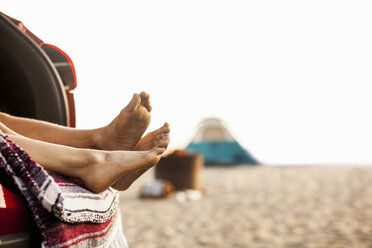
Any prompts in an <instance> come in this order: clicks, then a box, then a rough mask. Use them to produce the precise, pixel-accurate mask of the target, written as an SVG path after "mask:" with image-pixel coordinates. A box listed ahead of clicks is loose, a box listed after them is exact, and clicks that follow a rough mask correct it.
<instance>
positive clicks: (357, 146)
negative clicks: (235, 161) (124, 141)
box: [0, 0, 372, 248]
mask: <svg viewBox="0 0 372 248" xmlns="http://www.w3.org/2000/svg"><path fill="white" fill-rule="evenodd" d="M0 11H2V12H4V13H5V14H7V15H9V16H11V17H13V18H16V19H18V20H21V21H22V22H23V23H24V24H25V25H26V26H27V27H28V28H29V29H30V30H31V31H32V32H33V33H35V34H36V35H37V36H38V37H40V38H41V39H42V40H43V41H45V42H48V43H51V44H55V45H57V46H59V47H60V48H61V49H63V50H64V51H65V52H66V53H67V54H68V55H69V56H70V57H71V58H72V60H73V61H74V64H75V68H76V71H77V78H78V80H77V81H78V82H77V83H78V86H77V89H76V90H75V92H74V94H75V99H76V109H77V114H76V115H77V127H78V128H95V127H98V126H103V125H106V124H108V123H109V122H110V121H111V120H112V119H113V118H114V117H115V116H116V115H117V114H118V113H119V112H120V110H121V109H122V107H124V106H125V105H126V104H127V103H128V101H129V100H130V99H131V97H132V94H133V93H134V92H140V91H142V90H145V91H147V92H148V93H150V94H151V101H152V106H153V111H152V122H151V124H150V127H149V130H153V129H156V128H158V127H160V126H161V125H162V124H163V123H164V122H165V121H167V122H169V123H170V124H171V128H172V132H171V145H170V150H181V151H178V152H181V153H179V154H178V155H180V154H181V155H182V150H183V149H184V148H185V147H186V146H187V145H195V143H197V142H196V141H197V137H199V136H200V135H198V133H199V132H200V130H202V129H201V128H200V126H199V124H200V123H204V122H201V121H202V120H204V119H205V118H218V119H220V120H222V122H223V123H224V125H223V126H224V127H226V130H228V135H227V134H226V135H225V136H224V137H227V138H226V140H228V141H231V140H233V141H237V142H236V143H238V144H240V145H241V147H243V148H244V149H246V150H247V151H249V154H248V155H251V156H252V157H251V158H252V159H253V160H257V161H258V162H260V164H261V165H269V166H218V167H217V166H211V167H209V166H204V164H203V163H202V162H200V161H195V160H191V162H190V164H189V165H190V166H188V165H186V167H183V169H185V168H186V169H185V170H184V171H183V174H182V179H181V180H186V181H187V180H189V183H190V189H191V191H190V190H186V191H183V190H179V191H178V192H173V194H170V195H167V194H168V193H169V191H167V190H168V189H169V187H168V186H169V185H166V184H164V183H160V186H161V187H163V189H167V190H166V192H165V191H164V192H163V193H164V195H162V197H160V198H159V199H153V198H151V197H150V199H145V198H146V197H143V195H142V198H141V197H139V196H140V194H145V195H146V191H145V190H144V189H146V187H149V189H150V191H151V189H153V187H152V186H154V183H155V184H156V183H159V182H158V181H154V179H155V177H159V175H160V174H161V173H163V174H162V175H166V176H168V177H171V176H170V175H171V173H170V171H171V170H172V168H174V172H175V173H179V172H180V171H182V170H181V167H182V166H181V164H182V163H181V162H179V163H175V164H172V163H170V162H167V161H168V160H167V159H166V158H163V159H162V160H161V161H160V163H159V164H158V165H157V168H166V169H163V171H160V172H159V171H157V172H154V170H150V171H149V172H148V173H146V174H145V175H144V176H142V177H141V178H140V179H139V180H138V181H136V182H135V183H134V185H133V186H132V187H131V188H130V189H129V190H128V191H125V192H123V193H121V209H122V213H123V228H124V232H125V234H126V236H127V237H128V240H129V244H131V245H132V247H135V248H142V247H149V248H153V247H155V248H161V247H214V248H215V247H283V248H284V247H286V248H287V247H358V248H360V247H371V245H372V239H371V237H372V236H371V234H372V201H371V199H372V198H371V196H372V167H371V166H369V165H372V153H371V151H370V150H371V147H372V129H371V127H372V115H371V114H370V109H371V106H372V98H371V97H370V95H371V93H370V92H371V86H372V73H371V68H372V46H371V44H372V32H371V31H370V30H371V29H372V15H371V14H370V13H371V11H372V3H371V2H370V1H318V0H315V1H267V0H262V1H219V0H217V1H200V0H199V1H194V0H190V1H105V2H104V3H103V1H72V0H65V1H63V2H61V3H51V2H50V1H8V2H5V1H3V2H1V10H0ZM212 120H216V119H212ZM221 130H225V129H221ZM221 132H222V131H221ZM223 132H224V131H223ZM223 132H222V133H223ZM210 133H213V134H216V130H214V129H213V130H212V131H211V132H209V134H210ZM217 133H218V132H217ZM209 134H208V135H206V136H209ZM203 137H204V136H203ZM226 140H225V141H226ZM224 145H226V144H224ZM227 150H228V149H227V148H226V147H225V148H223V151H227ZM243 153H244V152H243ZM243 153H242V154H243ZM219 154H220V153H219ZM175 155H177V154H175ZM178 155H177V156H178ZM181 155H180V157H181V160H182V156H185V154H183V155H182V156H181ZM186 155H187V154H186ZM173 156H174V154H173ZM242 156H243V155H242ZM244 156H245V155H244ZM186 157H187V156H186ZM247 159H248V158H247ZM181 160H180V161H181ZM247 161H248V160H247ZM271 165H277V166H271ZM300 165H307V166H300ZM162 166H165V167H162ZM167 166H168V167H167ZM183 166H185V164H183ZM187 168H189V169H187ZM159 173H160V174H159ZM164 173H165V174H164ZM167 173H168V174H167ZM154 175H155V177H154ZM173 176H174V175H173ZM165 178H166V177H165ZM168 179H169V178H168ZM173 183H174V185H176V183H175V182H173ZM174 185H173V186H174ZM158 186H159V185H158ZM147 193H148V192H147Z"/></svg>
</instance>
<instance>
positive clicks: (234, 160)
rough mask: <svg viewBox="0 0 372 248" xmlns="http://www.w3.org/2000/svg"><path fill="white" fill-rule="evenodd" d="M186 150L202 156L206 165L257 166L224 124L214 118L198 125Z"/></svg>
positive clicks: (255, 161)
mask: <svg viewBox="0 0 372 248" xmlns="http://www.w3.org/2000/svg"><path fill="white" fill-rule="evenodd" d="M186 150H188V151H192V152H196V153H200V154H202V155H203V157H204V162H205V164H206V165H210V164H214V165H218V164H219V165H233V164H248V165H255V164H258V162H257V160H255V159H254V158H253V157H252V156H251V155H250V154H249V153H248V152H247V151H246V150H245V149H244V148H243V147H241V145H240V144H239V143H238V142H237V141H236V140H235V139H234V138H233V137H232V136H231V134H230V132H229V131H228V129H227V128H226V126H225V124H223V122H222V121H221V120H219V119H216V118H209V119H206V120H204V121H202V122H201V123H200V124H199V128H198V130H197V133H196V135H195V137H194V138H193V140H192V141H191V142H190V143H189V145H188V146H187V147H186Z"/></svg>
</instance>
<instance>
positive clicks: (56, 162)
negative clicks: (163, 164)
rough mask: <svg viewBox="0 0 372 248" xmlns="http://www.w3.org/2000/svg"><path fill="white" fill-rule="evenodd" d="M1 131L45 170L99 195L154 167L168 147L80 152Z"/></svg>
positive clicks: (163, 143) (2, 128)
mask: <svg viewBox="0 0 372 248" xmlns="http://www.w3.org/2000/svg"><path fill="white" fill-rule="evenodd" d="M0 128H1V129H0V130H1V131H2V132H4V133H6V134H8V136H9V138H10V139H12V140H13V141H14V142H16V143H17V144H18V145H20V146H22V148H23V149H24V150H25V151H26V152H27V153H28V154H30V156H31V157H32V158H33V159H34V160H35V161H36V162H38V163H39V164H40V165H42V166H43V167H44V168H46V169H48V170H51V171H55V172H57V173H60V174H63V175H66V176H71V177H77V178H80V179H81V180H82V181H83V182H84V183H85V186H86V188H87V189H89V190H91V191H93V192H96V193H99V192H102V191H104V190H105V189H107V188H108V187H110V186H112V185H113V184H114V183H115V182H116V181H117V180H118V179H119V178H120V177H121V176H125V175H127V174H131V173H133V172H135V171H137V170H139V169H148V168H150V167H151V166H153V165H155V164H156V163H157V162H158V161H159V159H160V157H161V154H162V153H163V152H164V151H165V147H166V146H167V145H168V143H167V142H166V141H165V140H163V141H162V142H160V141H159V142H158V143H157V144H156V145H155V146H153V147H152V149H150V150H148V151H100V150H91V149H80V148H73V147H68V146H63V145H57V144H52V143H47V142H43V141H38V140H33V139H29V138H26V137H24V136H21V135H19V134H16V133H15V132H13V131H12V130H10V129H8V128H7V127H6V126H4V125H3V124H1V125H0Z"/></svg>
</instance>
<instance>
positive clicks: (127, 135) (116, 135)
mask: <svg viewBox="0 0 372 248" xmlns="http://www.w3.org/2000/svg"><path fill="white" fill-rule="evenodd" d="M151 108H152V107H151V105H150V95H149V94H147V93H146V92H141V94H134V95H133V98H132V100H131V101H130V102H129V104H128V105H127V106H126V107H125V108H124V109H123V110H122V111H121V112H120V114H119V115H118V116H117V117H116V118H115V119H114V120H113V121H112V122H111V123H110V124H109V125H107V126H106V127H104V128H102V129H100V130H99V135H98V137H97V139H98V141H97V142H96V143H97V148H98V149H102V150H126V151H129V150H132V149H133V147H135V145H136V144H137V143H138V141H139V140H140V139H141V137H142V135H143V133H144V132H145V130H146V129H147V127H148V125H149V124H150V120H151V115H150V111H151Z"/></svg>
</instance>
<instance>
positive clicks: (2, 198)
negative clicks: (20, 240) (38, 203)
mask: <svg viewBox="0 0 372 248" xmlns="http://www.w3.org/2000/svg"><path fill="white" fill-rule="evenodd" d="M26 219H27V204H26V202H25V200H24V199H23V198H22V196H19V195H16V194H15V193H13V192H11V191H9V190H7V189H6V188H5V187H3V186H2V185H1V184H0V220H1V225H0V236H3V235H7V234H11V233H19V232H27V222H26V221H25V220H26Z"/></svg>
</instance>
